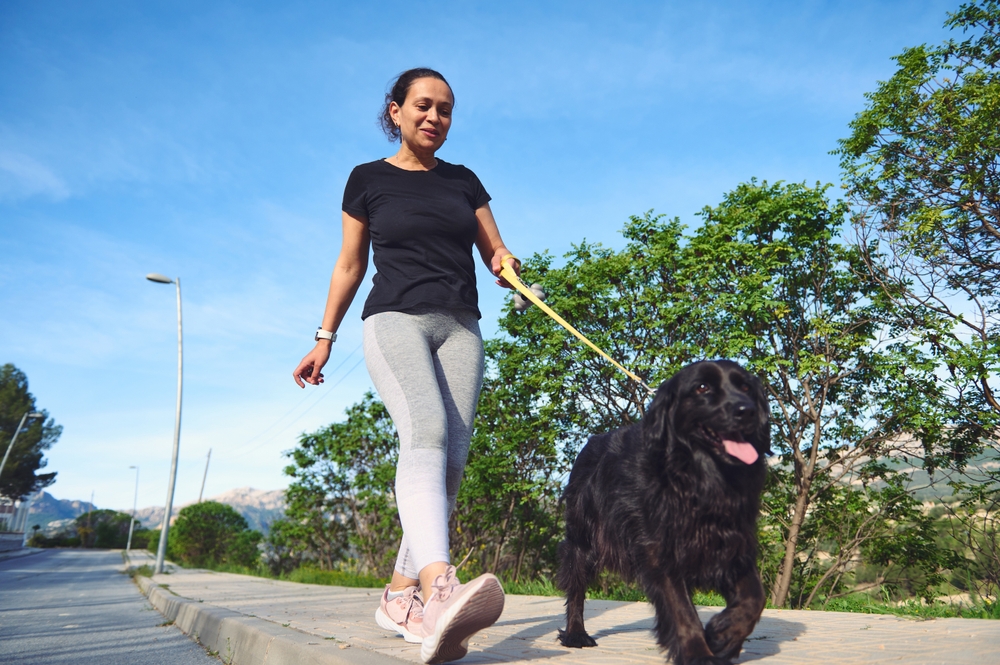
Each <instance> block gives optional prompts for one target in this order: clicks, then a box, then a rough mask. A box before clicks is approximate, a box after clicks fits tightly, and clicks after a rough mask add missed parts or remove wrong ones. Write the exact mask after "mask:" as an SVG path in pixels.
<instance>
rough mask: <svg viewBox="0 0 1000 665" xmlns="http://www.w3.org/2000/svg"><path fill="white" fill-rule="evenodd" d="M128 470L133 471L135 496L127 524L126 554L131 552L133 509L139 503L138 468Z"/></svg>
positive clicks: (131, 467)
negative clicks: (129, 520)
mask: <svg viewBox="0 0 1000 665" xmlns="http://www.w3.org/2000/svg"><path fill="white" fill-rule="evenodd" d="M129 468H130V469H135V496H134V497H132V521H131V522H129V523H128V542H127V543H125V551H126V552H129V551H131V550H132V528H133V527H134V526H135V508H136V505H138V503H139V467H137V466H130V467H129Z"/></svg>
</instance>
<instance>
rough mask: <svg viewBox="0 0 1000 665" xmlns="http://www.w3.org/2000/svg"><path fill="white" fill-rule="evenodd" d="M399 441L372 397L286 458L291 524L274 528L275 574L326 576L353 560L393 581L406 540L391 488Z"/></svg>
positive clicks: (271, 557) (272, 558)
mask: <svg viewBox="0 0 1000 665" xmlns="http://www.w3.org/2000/svg"><path fill="white" fill-rule="evenodd" d="M398 446H399V443H398V437H397V436H396V431H395V428H394V427H393V425H392V420H391V419H390V418H389V414H388V412H386V410H385V406H384V405H383V404H382V403H381V402H380V401H378V400H377V399H376V398H375V397H374V395H372V394H371V393H367V394H366V395H365V396H364V399H363V400H362V401H361V403H360V404H355V405H354V406H352V407H350V408H349V409H348V410H347V420H346V421H344V422H342V423H335V424H333V425H330V426H329V427H326V428H324V429H322V430H320V431H318V432H314V433H312V434H304V435H303V436H302V437H301V438H300V439H299V445H298V447H297V448H295V449H294V450H292V451H290V452H289V453H288V456H289V457H290V458H291V459H292V462H293V463H292V464H290V465H289V466H287V467H286V468H285V474H286V475H288V476H290V477H291V478H292V482H291V483H290V484H289V486H288V490H287V491H286V498H287V501H288V507H287V508H286V509H285V514H286V515H287V520H286V521H284V522H280V523H278V524H277V525H276V526H277V529H276V530H275V529H274V527H272V536H271V539H270V551H269V560H270V561H271V562H272V563H271V565H272V568H273V569H275V570H281V569H287V568H289V567H291V566H293V565H294V564H295V562H296V561H312V562H315V564H316V565H318V566H319V567H320V568H322V569H324V570H331V569H333V568H334V567H335V565H336V563H337V562H338V561H340V560H342V559H344V558H347V557H350V558H353V559H355V560H357V562H358V566H359V568H360V570H361V571H362V572H364V573H367V574H375V575H388V574H390V573H391V571H392V566H393V563H394V561H395V556H396V550H397V549H398V547H399V540H400V538H401V537H402V530H401V529H400V527H399V518H398V517H397V515H396V503H395V496H394V493H393V486H394V482H395V477H396V456H397V449H398Z"/></svg>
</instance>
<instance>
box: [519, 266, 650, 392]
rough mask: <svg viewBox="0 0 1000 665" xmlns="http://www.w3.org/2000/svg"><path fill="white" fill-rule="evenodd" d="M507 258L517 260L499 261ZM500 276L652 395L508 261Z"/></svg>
mask: <svg viewBox="0 0 1000 665" xmlns="http://www.w3.org/2000/svg"><path fill="white" fill-rule="evenodd" d="M508 258H511V259H514V260H515V261H518V260H517V258H516V257H515V256H513V255H511V254H508V255H507V256H504V257H503V258H502V259H500V260H501V262H503V261H506V260H507V259H508ZM518 263H520V261H518ZM500 276H501V277H503V278H504V279H505V280H507V283H508V284H510V285H511V286H513V287H514V288H515V289H517V290H518V292H519V293H520V294H521V295H522V296H524V297H525V298H527V299H528V300H529V301H531V302H532V303H533V304H534V305H535V306H536V307H538V309H540V310H542V311H543V312H545V313H546V314H548V315H549V316H550V317H551V318H552V319H553V320H554V321H555V322H556V323H558V324H559V325H561V326H562V327H563V328H565V329H566V330H568V331H570V332H571V333H573V334H574V335H575V336H576V337H577V338H578V339H579V340H580V341H581V342H583V343H584V344H586V345H587V346H589V347H590V348H592V349H593V350H594V351H596V352H597V353H598V354H600V355H601V356H603V357H604V358H605V359H606V360H607V361H608V362H610V363H611V364H612V365H614V366H615V367H617V368H618V369H620V370H621V371H623V372H625V374H627V375H628V377H629V378H630V379H632V380H633V381H635V382H636V383H638V384H639V385H640V386H642V387H643V388H645V389H646V391H647V392H648V393H649V394H650V395H652V394H653V393H655V392H656V391H655V390H653V389H652V388H650V387H649V386H647V385H646V382H645V381H643V380H642V379H641V378H639V375H638V374H635V373H633V372H630V371H628V370H627V369H625V367H624V366H623V365H622V364H621V363H619V362H618V361H617V360H615V359H614V358H612V357H611V356H609V355H608V354H606V353H605V352H604V351H601V350H600V349H599V348H598V347H597V345H596V344H594V343H593V342H591V341H590V340H589V339H587V338H586V337H584V336H583V333H581V332H580V331H579V330H577V329H576V328H574V327H573V326H571V325H570V324H568V323H566V321H565V320H564V319H563V318H562V317H561V316H559V315H558V314H556V313H555V312H553V311H552V308H551V307H549V306H548V305H546V304H545V303H544V302H542V301H541V299H540V298H539V297H538V296H536V295H535V294H534V293H532V292H531V289H529V288H528V287H527V286H526V285H525V283H524V282H522V281H521V278H520V277H518V276H517V273H516V272H514V269H513V268H511V267H510V264H508V263H501V266H500Z"/></svg>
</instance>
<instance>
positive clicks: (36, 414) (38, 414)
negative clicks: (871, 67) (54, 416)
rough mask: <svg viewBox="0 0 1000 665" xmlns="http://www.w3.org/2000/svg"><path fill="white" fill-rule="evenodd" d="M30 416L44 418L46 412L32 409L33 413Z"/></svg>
mask: <svg viewBox="0 0 1000 665" xmlns="http://www.w3.org/2000/svg"><path fill="white" fill-rule="evenodd" d="M28 417H29V418H44V417H45V414H44V413H39V412H38V411H32V412H31V413H29V414H28Z"/></svg>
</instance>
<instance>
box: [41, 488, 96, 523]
mask: <svg viewBox="0 0 1000 665" xmlns="http://www.w3.org/2000/svg"><path fill="white" fill-rule="evenodd" d="M93 508H94V505H93V504H92V503H90V502H89V501H69V500H67V499H57V498H55V497H54V496H52V495H51V494H49V493H48V492H42V496H40V497H38V498H37V499H35V500H34V501H33V502H32V503H31V508H30V509H29V510H28V519H27V521H26V523H25V525H26V527H27V528H28V529H29V530H30V529H31V527H32V526H34V525H35V524H37V525H38V526H40V527H42V528H43V529H44V528H45V527H47V526H48V525H49V523H50V522H55V521H58V520H73V519H76V518H77V517H79V516H80V515H83V514H84V513H86V512H89V511H90V510H92V509H93Z"/></svg>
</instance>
